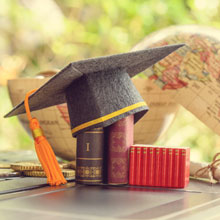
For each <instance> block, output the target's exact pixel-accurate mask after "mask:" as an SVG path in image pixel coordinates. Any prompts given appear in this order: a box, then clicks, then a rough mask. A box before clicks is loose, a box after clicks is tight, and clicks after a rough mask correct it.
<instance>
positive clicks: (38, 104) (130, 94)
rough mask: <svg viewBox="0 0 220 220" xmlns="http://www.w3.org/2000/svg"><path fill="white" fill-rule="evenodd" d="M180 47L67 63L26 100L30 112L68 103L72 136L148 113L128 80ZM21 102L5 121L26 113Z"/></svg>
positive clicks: (159, 48) (172, 46)
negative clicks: (132, 115)
mask: <svg viewBox="0 0 220 220" xmlns="http://www.w3.org/2000/svg"><path fill="white" fill-rule="evenodd" d="M181 46H183V44H177V45H169V46H163V47H157V48H151V49H146V50H141V51H135V52H129V53H124V54H117V55H112V56H105V57H98V58H93V59H86V60H82V61H77V62H73V63H70V64H69V65H68V66H66V67H65V68H64V69H62V70H61V71H60V72H58V73H57V74H56V75H55V76H54V77H52V78H51V79H50V80H49V81H48V82H46V83H45V84H44V85H43V86H42V87H40V88H39V89H38V90H37V91H36V92H35V93H33V94H32V95H31V96H30V97H29V106H30V110H31V111H34V110H39V109H42V108H46V107H49V106H53V105H58V104H62V103H65V102H66V103H67V106H68V111H69V116H70V122H71V130H72V135H73V136H74V137H75V136H77V135H78V134H79V133H81V132H84V131H86V130H90V129H92V128H97V127H106V126H109V125H111V124H113V123H114V122H116V121H118V120H119V119H122V118H124V117H126V116H128V115H131V114H134V121H135V122H137V121H138V120H139V119H140V118H141V117H142V116H143V115H144V114H145V113H146V112H147V110H148V107H147V104H146V103H145V102H144V100H143V99H142V97H141V96H140V94H139V92H138V91H137V90H136V88H135V86H134V85H133V83H132V82H131V79H130V77H133V76H135V75H136V74H138V73H140V72H142V71H144V70H145V69H147V68H148V67H150V66H152V65H153V64H155V63H156V62H157V61H159V60H161V59H162V58H164V57H166V56H167V55H168V54H170V53H172V52H173V51H175V50H177V49H178V48H180V47H181ZM25 112H26V110H25V106H24V102H22V103H20V104H19V105H17V106H16V107H14V108H13V110H12V111H10V112H9V113H8V114H7V115H6V116H5V117H10V116H14V115H18V114H22V113H25Z"/></svg>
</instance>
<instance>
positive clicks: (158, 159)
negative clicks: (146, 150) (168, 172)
mask: <svg viewBox="0 0 220 220" xmlns="http://www.w3.org/2000/svg"><path fill="white" fill-rule="evenodd" d="M160 154H161V153H160V148H155V171H154V177H155V178H154V186H159V185H160V179H161V172H160V167H161V156H160Z"/></svg>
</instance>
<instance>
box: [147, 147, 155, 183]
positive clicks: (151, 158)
mask: <svg viewBox="0 0 220 220" xmlns="http://www.w3.org/2000/svg"><path fill="white" fill-rule="evenodd" d="M147 178H148V185H149V186H153V185H154V148H153V147H150V149H149V151H148V176H147Z"/></svg>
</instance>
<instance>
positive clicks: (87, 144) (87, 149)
mask: <svg viewBox="0 0 220 220" xmlns="http://www.w3.org/2000/svg"><path fill="white" fill-rule="evenodd" d="M89 145H90V143H86V151H87V152H89V151H90V147H89Z"/></svg>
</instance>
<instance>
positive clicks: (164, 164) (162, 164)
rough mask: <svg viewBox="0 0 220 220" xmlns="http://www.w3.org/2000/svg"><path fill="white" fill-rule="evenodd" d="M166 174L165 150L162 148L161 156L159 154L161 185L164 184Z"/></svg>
mask: <svg viewBox="0 0 220 220" xmlns="http://www.w3.org/2000/svg"><path fill="white" fill-rule="evenodd" d="M166 176H167V151H166V148H163V149H162V156H161V182H160V185H161V186H163V187H165V186H166Z"/></svg>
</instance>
